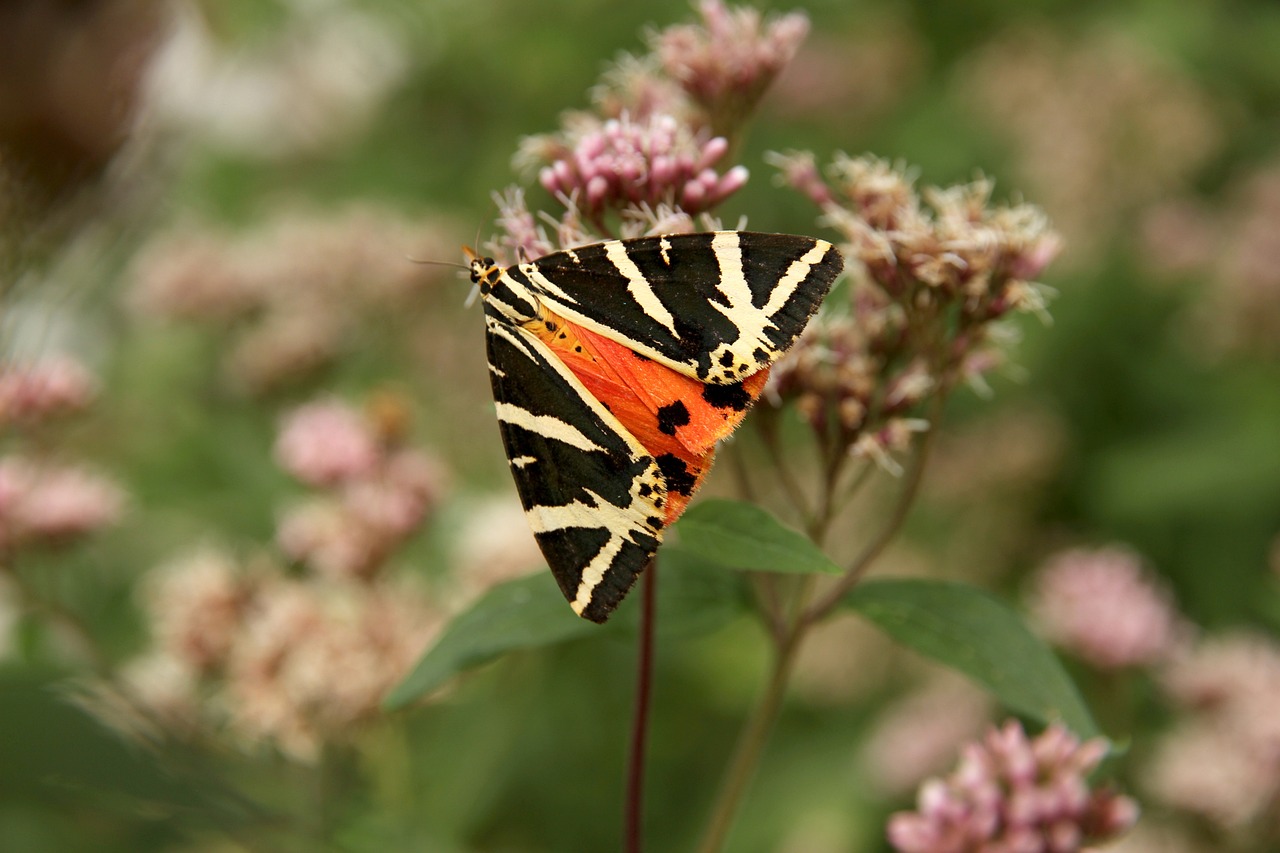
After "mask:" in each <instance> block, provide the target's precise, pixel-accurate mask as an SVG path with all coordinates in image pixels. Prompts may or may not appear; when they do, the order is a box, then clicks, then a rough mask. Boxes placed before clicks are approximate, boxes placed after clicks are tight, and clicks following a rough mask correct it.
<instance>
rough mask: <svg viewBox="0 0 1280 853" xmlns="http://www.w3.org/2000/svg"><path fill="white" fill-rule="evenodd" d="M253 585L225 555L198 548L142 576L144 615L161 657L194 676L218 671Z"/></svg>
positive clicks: (234, 634)
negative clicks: (180, 664) (143, 583)
mask: <svg viewBox="0 0 1280 853" xmlns="http://www.w3.org/2000/svg"><path fill="white" fill-rule="evenodd" d="M251 596H252V586H251V584H250V583H249V582H248V580H247V579H246V577H245V576H244V575H243V573H242V572H241V571H240V567H239V566H237V565H236V563H235V561H234V560H233V559H231V557H229V556H228V555H227V554H225V553H223V552H221V551H217V550H214V549H212V548H202V549H200V550H198V551H195V552H192V553H191V554H188V555H186V556H184V557H182V558H180V559H177V560H175V561H173V562H172V563H169V564H168V565H166V566H164V567H163V568H161V569H159V570H158V571H157V572H155V573H153V574H152V575H150V576H149V577H148V578H147V586H146V600H145V606H146V611H147V614H148V616H149V619H150V622H151V634H152V639H153V640H154V641H155V643H156V644H157V645H158V647H159V649H160V650H161V651H162V652H163V654H164V655H165V656H166V657H168V658H171V659H172V660H175V661H179V662H181V663H182V664H183V665H184V666H186V667H188V668H189V669H190V670H191V671H192V672H194V673H197V674H204V673H209V672H212V671H215V670H218V669H220V668H221V667H222V666H223V665H224V664H225V663H226V659H227V653H228V652H229V651H230V649H231V645H232V643H233V641H234V640H235V636H236V633H237V631H238V630H239V629H240V621H241V619H242V617H243V615H244V610H245V608H246V606H247V605H248V602H249V600H250V598H251Z"/></svg>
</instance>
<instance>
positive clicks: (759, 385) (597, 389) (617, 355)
mask: <svg viewBox="0 0 1280 853" xmlns="http://www.w3.org/2000/svg"><path fill="white" fill-rule="evenodd" d="M526 328H527V329H529V331H531V332H533V333H534V334H535V335H537V336H538V337H539V338H540V339H541V340H542V341H543V342H544V343H545V344H547V346H549V347H551V349H552V350H553V351H554V352H555V354H556V355H557V356H559V357H560V359H561V360H562V361H563V362H564V364H565V366H566V367H568V368H569V369H570V370H571V371H572V372H573V374H574V375H575V376H577V377H578V379H579V380H580V381H581V382H582V384H583V385H585V386H586V388H587V390H588V391H590V392H591V395H592V396H593V397H595V398H596V399H597V400H599V401H600V402H601V403H603V404H604V406H605V408H607V409H608V410H609V411H610V412H611V413H612V414H613V416H614V417H616V418H617V419H618V421H619V422H620V423H621V424H622V425H623V426H624V427H626V428H627V431H628V432H630V433H631V434H632V435H633V436H635V438H636V440H637V441H639V442H640V444H641V445H643V446H644V448H645V449H646V450H648V451H649V453H650V454H651V455H652V456H653V457H654V459H656V460H657V462H658V467H659V468H660V469H661V471H662V473H663V475H664V477H665V478H666V480H667V498H668V501H667V506H666V507H665V512H666V523H667V524H671V523H673V522H674V521H675V520H676V519H677V518H679V517H680V514H681V513H683V512H684V510H685V507H687V506H688V505H689V500H690V499H691V498H692V497H693V493H694V492H695V491H697V489H698V487H699V486H701V485H702V480H703V478H704V477H705V476H706V474H707V471H708V470H709V469H710V468H711V462H712V460H713V459H714V458H715V452H716V442H717V441H719V440H720V439H722V438H724V437H725V436H727V435H729V434H730V433H731V432H733V431H734V429H736V428H737V426H738V424H739V423H741V422H742V419H743V418H744V417H745V416H746V413H747V410H748V409H749V408H750V407H751V404H752V403H753V402H755V400H756V398H757V397H759V396H760V392H761V390H762V389H763V388H764V384H765V382H766V381H767V379H768V375H769V371H768V369H767V368H766V369H764V370H759V371H757V372H756V373H754V374H752V375H751V376H750V377H748V378H747V379H746V380H745V381H743V382H740V383H734V384H730V385H713V384H705V383H702V382H699V381H698V380H696V379H693V378H691V377H688V376H685V375H684V374H681V373H677V372H676V371H674V370H672V369H671V368H669V367H667V366H666V365H664V364H661V363H660V362H657V361H654V360H653V359H651V358H647V357H646V356H643V355H641V354H639V353H637V352H635V351H634V350H631V349H628V348H627V347H625V346H623V345H622V344H619V343H617V342H615V341H612V340H610V339H608V338H606V337H604V336H602V335H599V334H597V333H595V332H592V331H591V330H589V329H586V328H584V327H582V326H579V325H576V324H575V323H572V322H570V321H568V320H566V319H564V318H563V317H560V316H558V315H556V314H552V313H550V312H547V311H546V310H545V309H544V311H543V315H542V317H541V318H540V319H539V320H537V321H534V322H532V323H529V324H528V325H527V326H526Z"/></svg>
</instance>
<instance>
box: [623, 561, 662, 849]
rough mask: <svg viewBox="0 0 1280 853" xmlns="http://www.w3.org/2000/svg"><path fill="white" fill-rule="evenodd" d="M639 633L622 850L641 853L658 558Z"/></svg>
mask: <svg viewBox="0 0 1280 853" xmlns="http://www.w3.org/2000/svg"><path fill="white" fill-rule="evenodd" d="M641 584H642V585H643V587H644V589H643V591H642V595H643V597H642V598H641V600H640V636H639V638H638V640H639V649H638V653H637V655H636V697H635V711H634V713H633V715H632V718H631V750H630V754H629V756H628V759H627V764H628V767H627V802H626V814H625V828H624V831H625V835H624V837H623V850H625V851H626V853H641V851H642V850H643V849H644V842H643V837H642V836H643V833H642V829H643V826H642V825H643V823H644V771H645V745H646V744H647V742H648V740H649V700H650V698H651V697H652V695H653V625H654V621H655V618H656V615H657V607H656V598H655V596H656V592H657V587H658V558H657V557H656V556H655V557H654V558H653V559H651V560H650V561H649V565H648V566H647V567H646V568H645V570H644V576H643V577H642V578H641Z"/></svg>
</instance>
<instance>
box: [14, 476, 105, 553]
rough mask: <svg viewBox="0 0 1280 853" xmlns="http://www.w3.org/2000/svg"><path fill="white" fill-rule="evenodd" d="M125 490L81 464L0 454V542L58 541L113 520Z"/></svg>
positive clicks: (82, 533) (79, 534)
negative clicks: (1, 455) (60, 463)
mask: <svg viewBox="0 0 1280 853" xmlns="http://www.w3.org/2000/svg"><path fill="white" fill-rule="evenodd" d="M124 507H125V493H124V492H123V491H122V490H121V489H120V487H119V486H117V485H116V484H115V483H113V482H111V481H110V480H107V479H106V478H104V477H102V476H101V475H98V474H94V473H92V472H90V471H88V470H85V469H83V468H78V467H73V466H68V465H63V466H58V465H52V464H37V463H34V462H30V461H28V460H26V459H23V458H21V457H17V456H7V457H3V458H0V546H4V547H14V546H18V545H25V544H33V543H44V544H56V543H59V542H62V541H65V540H67V539H71V538H74V537H77V536H82V535H85V534H88V533H92V532H94V531H96V530H98V529H99V528H102V527H106V526H108V525H111V524H114V523H115V522H116V521H117V520H118V519H119V518H120V515H121V513H123V512H124Z"/></svg>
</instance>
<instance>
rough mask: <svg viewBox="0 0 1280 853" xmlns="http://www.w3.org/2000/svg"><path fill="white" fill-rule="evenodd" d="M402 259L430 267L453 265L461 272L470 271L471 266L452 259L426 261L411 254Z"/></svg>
mask: <svg viewBox="0 0 1280 853" xmlns="http://www.w3.org/2000/svg"><path fill="white" fill-rule="evenodd" d="M404 259H405V260H406V261H408V262H409V263H411V264H422V265H424V266H430V267H453V268H454V269H457V270H462V271H463V272H470V271H471V267H469V266H466V265H465V264H459V263H456V262H454V261H428V260H424V259H422V258H415V257H413V256H412V255H405V256H404Z"/></svg>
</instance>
